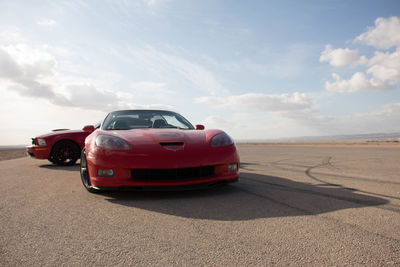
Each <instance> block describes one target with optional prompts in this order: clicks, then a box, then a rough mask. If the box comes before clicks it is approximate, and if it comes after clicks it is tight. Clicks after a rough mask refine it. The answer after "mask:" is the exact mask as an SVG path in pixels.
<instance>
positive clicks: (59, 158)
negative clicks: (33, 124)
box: [26, 124, 100, 166]
mask: <svg viewBox="0 0 400 267" xmlns="http://www.w3.org/2000/svg"><path fill="white" fill-rule="evenodd" d="M99 126H100V124H96V125H95V126H92V125H87V126H85V127H83V129H82V130H68V129H57V130H53V132H51V133H47V134H43V135H40V136H38V137H35V138H32V145H31V146H28V147H26V152H27V153H28V155H29V156H31V157H35V158H37V159H48V160H49V161H50V162H52V163H54V164H57V165H63V166H67V165H74V164H75V162H76V161H77V160H78V159H79V157H80V154H81V150H82V148H83V146H84V144H85V138H86V137H87V136H88V135H89V134H91V133H92V132H93V131H94V130H95V128H96V127H99Z"/></svg>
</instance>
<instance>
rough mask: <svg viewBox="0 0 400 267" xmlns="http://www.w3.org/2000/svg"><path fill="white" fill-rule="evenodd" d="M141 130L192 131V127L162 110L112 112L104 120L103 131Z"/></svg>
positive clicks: (185, 121)
mask: <svg viewBox="0 0 400 267" xmlns="http://www.w3.org/2000/svg"><path fill="white" fill-rule="evenodd" d="M142 128H173V129H182V130H193V129H194V127H193V125H192V124H190V122H189V121H188V120H186V119H185V118H184V117H182V116H181V115H179V114H177V113H175V112H171V111H163V110H122V111H114V112H111V113H110V114H108V116H107V117H106V118H105V120H104V122H103V125H102V126H101V129H103V130H130V129H142Z"/></svg>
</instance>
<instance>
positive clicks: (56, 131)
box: [37, 130, 83, 138]
mask: <svg viewBox="0 0 400 267" xmlns="http://www.w3.org/2000/svg"><path fill="white" fill-rule="evenodd" d="M76 133H83V130H55V131H53V132H51V133H46V134H42V135H39V136H37V138H46V137H50V136H55V135H63V134H76Z"/></svg>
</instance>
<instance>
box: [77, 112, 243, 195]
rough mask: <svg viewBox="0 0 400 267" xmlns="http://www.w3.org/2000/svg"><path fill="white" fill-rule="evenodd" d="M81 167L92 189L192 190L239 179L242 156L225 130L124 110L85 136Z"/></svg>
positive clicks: (178, 117) (173, 115) (168, 114)
mask: <svg viewBox="0 0 400 267" xmlns="http://www.w3.org/2000/svg"><path fill="white" fill-rule="evenodd" d="M80 171H81V178H82V182H83V185H84V186H85V188H86V189H87V190H88V191H89V192H96V191H98V190H107V189H117V188H122V187H130V188H133V189H137V190H141V189H153V190H154V189H157V190H158V189H164V188H168V189H170V188H171V187H178V188H193V187H197V186H210V185H215V184H223V183H228V182H234V181H237V180H238V178H239V156H238V153H237V151H236V146H235V144H234V142H233V141H232V139H231V138H230V137H229V136H228V135H227V134H226V133H225V132H223V131H220V130H204V126H202V125H196V128H195V127H193V125H192V124H190V122H188V121H187V120H186V119H185V118H184V117H182V116H181V115H179V114H177V113H175V112H171V111H163V110H122V111H114V112H111V113H110V114H108V115H107V117H106V118H105V119H104V121H103V123H102V124H101V127H100V129H99V130H96V131H94V132H93V133H92V134H90V135H89V136H88V137H87V138H86V140H85V147H84V149H83V150H82V155H81V168H80Z"/></svg>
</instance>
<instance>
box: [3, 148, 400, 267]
mask: <svg viewBox="0 0 400 267" xmlns="http://www.w3.org/2000/svg"><path fill="white" fill-rule="evenodd" d="M239 151H240V157H241V162H242V164H241V175H240V181H239V182H238V183H235V184H232V185H229V186H226V187H222V188H210V189H207V190H199V191H184V192H112V193H104V194H91V193H88V192H87V191H86V190H85V189H84V188H83V186H82V184H81V181H80V176H79V166H78V165H75V166H72V167H58V166H55V165H51V164H50V163H49V162H47V161H44V160H36V159H31V158H27V157H25V158H19V159H11V160H5V161H1V162H0V196H1V197H0V266H39V265H40V266H60V265H65V266H89V265H90V266H103V265H104V266H130V265H135V266H171V265H175V266H182V265H189V266H200V265H201V266H204V265H213V266H221V265H224V266H249V265H251V266H261V265H263V266H265V265H268V266H270V265H289V264H290V265H302V266H304V265H307V266H308V265H314V266H315V265H317V266H328V265H329V266H331V265H368V266H378V265H379V266H382V265H386V266H387V265H389V266H396V265H397V266H399V265H400V164H399V160H400V146H396V145H393V146H372V145H371V146H350V145H342V146H341V145H331V146H329V145H326V146H296V145H282V146H271V145H239Z"/></svg>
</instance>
